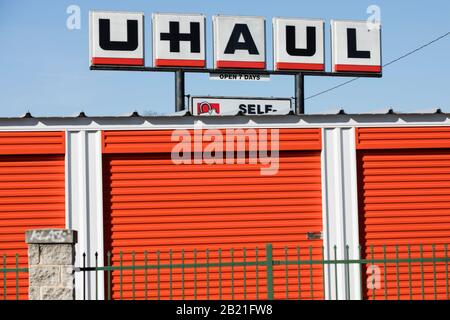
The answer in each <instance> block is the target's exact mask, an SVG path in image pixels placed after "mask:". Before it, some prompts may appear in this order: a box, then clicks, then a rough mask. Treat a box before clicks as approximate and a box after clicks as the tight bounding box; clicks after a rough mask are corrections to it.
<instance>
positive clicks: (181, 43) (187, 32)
mask: <svg viewBox="0 0 450 320" xmlns="http://www.w3.org/2000/svg"><path fill="white" fill-rule="evenodd" d="M152 21H153V65H154V66H155V67H198V68H204V67H205V66H206V54H205V52H206V49H205V16H204V15H201V14H165V13H156V14H153V19H152Z"/></svg>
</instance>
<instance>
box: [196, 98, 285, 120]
mask: <svg viewBox="0 0 450 320" xmlns="http://www.w3.org/2000/svg"><path fill="white" fill-rule="evenodd" d="M290 111H291V99H281V98H280V99H265V98H214V97H192V98H191V112H192V114H193V115H196V116H198V115H201V116H217V115H237V114H238V113H239V112H241V113H242V114H243V115H248V116H251V115H286V114H288V113H289V112H290Z"/></svg>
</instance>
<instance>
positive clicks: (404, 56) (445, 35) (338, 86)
mask: <svg viewBox="0 0 450 320" xmlns="http://www.w3.org/2000/svg"><path fill="white" fill-rule="evenodd" d="M449 35H450V31H449V32H447V33H445V34H443V35H441V36H439V37H437V38H436V39H433V40H431V41H430V42H428V43H426V44H424V45H422V46H420V47H418V48H416V49H414V50H412V51H410V52H408V53H406V54H404V55H402V56H400V57H398V58H396V59H394V60H392V61H390V62H388V63H386V64H384V65H383V68H385V67H387V66H390V65H391V64H393V63H395V62H397V61H400V60H402V59H404V58H406V57H408V56H410V55H412V54H414V53H416V52H417V51H420V50H422V49H424V48H426V47H428V46H430V45H432V44H433V43H435V42H438V41H439V40H441V39H443V38H445V37H447V36H449ZM359 79H361V78H359V77H358V78H353V79H351V80H348V81H345V82H343V83H341V84H338V85H337V86H334V87H331V88H329V89H327V90H324V91H321V92H318V93H316V94H314V95H312V96H309V97H307V98H305V100H309V99H312V98H315V97H318V96H321V95H323V94H325V93H328V92H330V91H333V90H335V89H338V88H340V87H343V86H345V85H347V84H349V83H351V82H354V81H356V80H359Z"/></svg>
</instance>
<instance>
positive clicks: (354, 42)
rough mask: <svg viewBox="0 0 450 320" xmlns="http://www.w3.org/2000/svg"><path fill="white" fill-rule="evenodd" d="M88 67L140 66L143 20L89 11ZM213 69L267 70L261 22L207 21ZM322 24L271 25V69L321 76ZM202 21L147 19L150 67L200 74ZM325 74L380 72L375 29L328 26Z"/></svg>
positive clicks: (290, 21) (361, 24)
mask: <svg viewBox="0 0 450 320" xmlns="http://www.w3.org/2000/svg"><path fill="white" fill-rule="evenodd" d="M89 20H90V24H89V28H90V29H89V32H90V64H91V65H118V66H120V65H127V66H129V65H131V66H133V65H134V66H144V64H145V62H144V53H145V48H144V42H145V41H144V39H145V38H146V37H147V35H146V34H144V29H145V28H144V24H145V22H144V14H143V13H131V12H106V11H91V12H90V16H89ZM212 22H213V37H214V39H213V48H214V49H213V56H214V68H215V69H257V70H264V69H266V68H267V63H266V22H265V18H264V17H248V16H245V17H244V16H222V15H217V16H213V18H212ZM324 25H325V22H324V21H323V20H319V19H297V18H274V19H273V23H272V26H273V57H274V61H273V65H274V69H275V70H293V71H299V72H301V71H324V70H325V46H324V42H325V36H324V34H325V32H324ZM205 28H206V27H205V16H204V15H201V14H166V13H155V14H153V15H152V32H151V37H152V49H153V50H152V51H153V52H152V53H153V66H154V67H161V68H164V67H179V68H206V37H205ZM331 43H332V71H333V72H359V73H381V71H382V70H381V27H380V25H379V24H377V25H375V26H374V25H373V24H370V26H369V25H368V24H367V23H366V21H342V20H334V21H331Z"/></svg>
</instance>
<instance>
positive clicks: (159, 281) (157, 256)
mask: <svg viewBox="0 0 450 320" xmlns="http://www.w3.org/2000/svg"><path fill="white" fill-rule="evenodd" d="M160 254H161V252H160V251H159V250H158V251H156V264H157V267H156V273H157V276H156V277H157V279H156V281H157V288H156V290H157V292H158V300H161V258H160Z"/></svg>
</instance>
